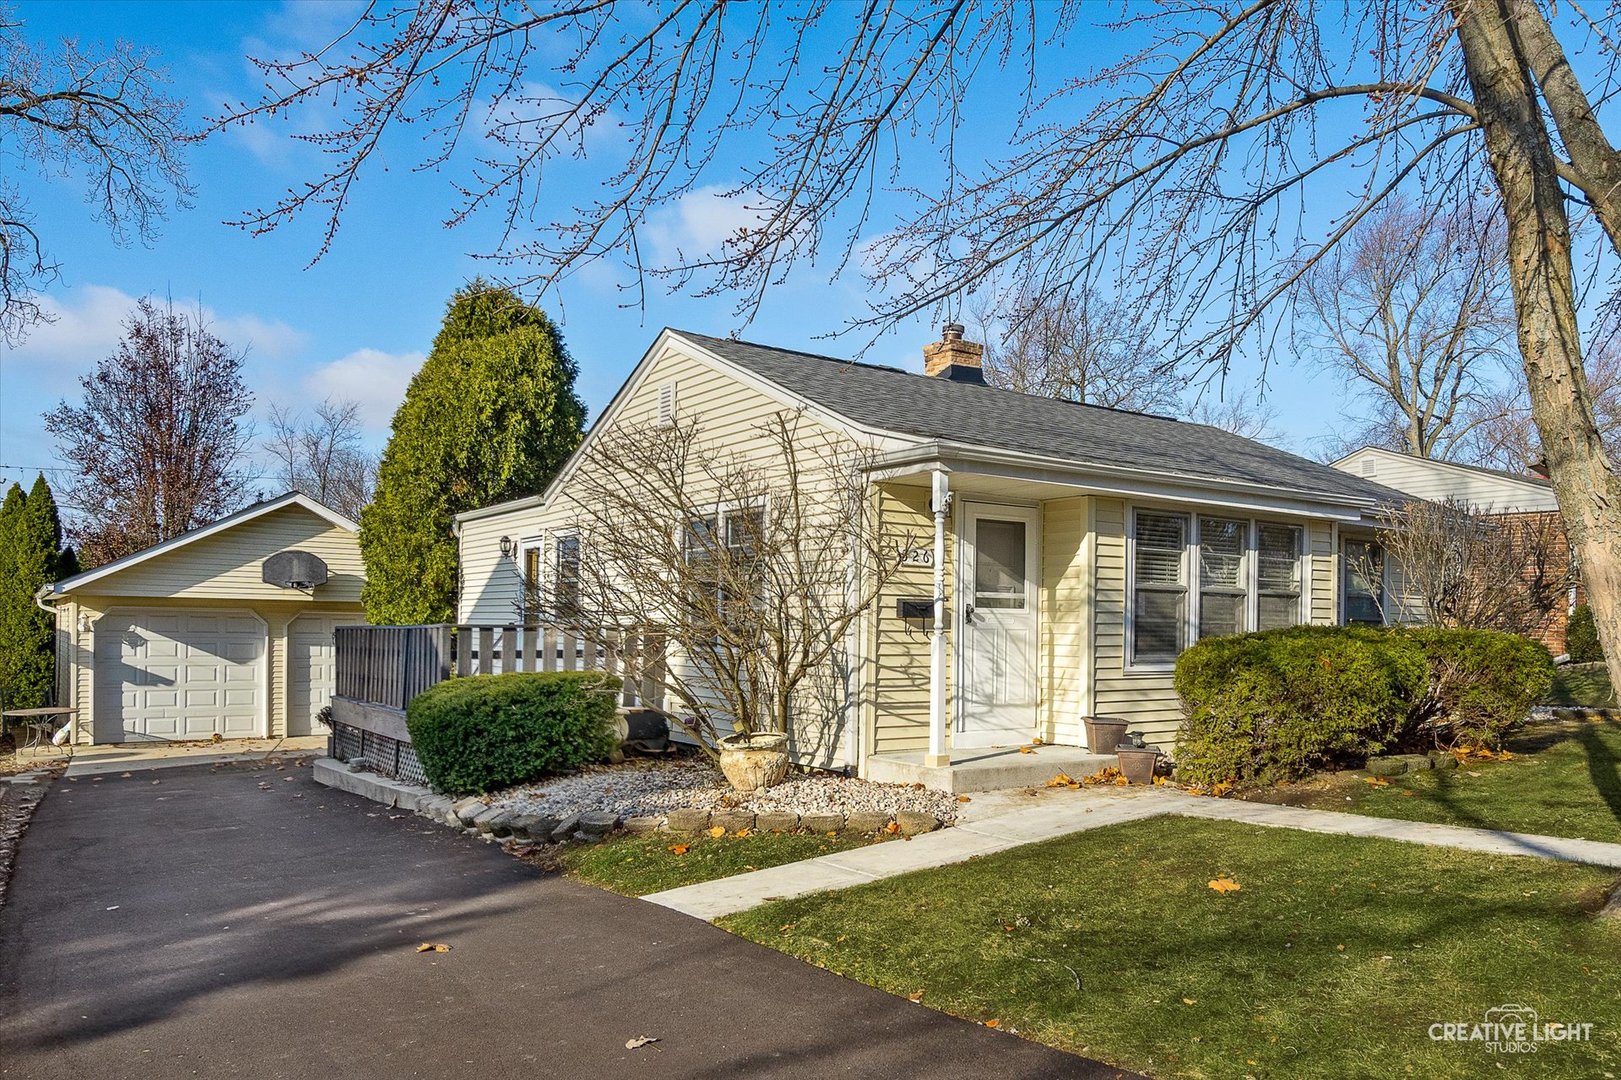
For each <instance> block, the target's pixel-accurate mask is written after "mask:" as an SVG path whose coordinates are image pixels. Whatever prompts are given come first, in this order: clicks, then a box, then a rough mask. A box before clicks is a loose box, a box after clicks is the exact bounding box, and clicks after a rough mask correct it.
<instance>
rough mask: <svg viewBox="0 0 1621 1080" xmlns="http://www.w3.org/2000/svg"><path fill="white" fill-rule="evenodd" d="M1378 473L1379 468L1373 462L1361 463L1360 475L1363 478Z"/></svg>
mask: <svg viewBox="0 0 1621 1080" xmlns="http://www.w3.org/2000/svg"><path fill="white" fill-rule="evenodd" d="M1378 471H1379V466H1378V464H1377V463H1376V462H1374V461H1372V460H1369V461H1364V462H1363V463H1362V475H1363V476H1372V475H1374V474H1375V473H1377V472H1378Z"/></svg>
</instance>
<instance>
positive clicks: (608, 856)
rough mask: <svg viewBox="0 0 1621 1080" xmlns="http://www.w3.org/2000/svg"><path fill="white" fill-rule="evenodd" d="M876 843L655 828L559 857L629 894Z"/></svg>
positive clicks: (577, 871) (586, 876) (580, 873)
mask: <svg viewBox="0 0 1621 1080" xmlns="http://www.w3.org/2000/svg"><path fill="white" fill-rule="evenodd" d="M874 842H875V841H874V840H873V839H872V838H871V837H862V836H855V837H849V838H846V837H843V836H838V837H832V836H804V835H794V834H782V833H756V834H754V835H751V836H745V837H741V838H739V837H736V836H723V837H719V838H711V837H708V836H704V837H698V838H691V837H684V836H677V835H675V834H673V833H656V834H653V835H651V836H614V837H610V838H609V839H607V840H604V841H603V842H602V843H600V844H578V845H573V846H570V847H568V848H565V849H564V850H563V852H562V853H561V855H559V856H558V860H559V862H560V863H561V866H562V869H563V870H565V871H567V872H568V873H570V874H572V875H574V876H575V877H577V878H579V879H581V880H582V881H588V882H590V883H591V884H593V885H600V886H601V887H602V888H604V889H612V890H613V891H614V892H618V893H624V894H625V895H626V896H645V895H647V894H648V893H655V892H661V891H663V890H664V889H674V888H677V887H678V886H681V885H692V884H695V883H696V882H700V881H712V880H714V879H715V878H723V877H731V876H732V875H733V874H743V873H747V872H748V871H750V870H763V869H765V868H766V867H768V866H780V865H782V864H783V863H791V862H799V861H800V860H801V859H814V858H815V857H816V856H818V855H828V854H831V853H832V852H835V851H846V850H848V849H850V848H854V847H865V846H867V845H868V844H871V843H874ZM682 847H684V848H686V850H685V851H683V852H679V853H678V852H677V851H675V850H673V849H675V848H682Z"/></svg>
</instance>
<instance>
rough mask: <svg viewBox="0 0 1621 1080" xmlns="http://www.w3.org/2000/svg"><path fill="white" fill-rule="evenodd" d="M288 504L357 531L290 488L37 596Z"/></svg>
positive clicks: (52, 594)
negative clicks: (283, 493) (271, 497)
mask: <svg viewBox="0 0 1621 1080" xmlns="http://www.w3.org/2000/svg"><path fill="white" fill-rule="evenodd" d="M289 506H298V507H302V508H303V509H305V510H308V511H309V512H310V513H312V514H315V515H316V516H318V517H321V518H324V519H326V520H327V521H329V522H331V523H332V524H333V525H334V526H336V527H337V528H340V529H344V530H347V531H348V532H352V533H359V532H360V526H359V525H357V524H356V523H355V522H353V521H350V520H349V519H348V518H346V517H344V516H343V515H342V514H340V513H338V512H337V511H336V510H334V509H332V508H331V507H330V506H327V505H325V504H323V503H319V502H316V501H315V500H314V499H312V498H310V497H309V496H308V495H304V494H302V493H301V492H297V491H289V492H288V493H287V494H285V495H278V496H277V497H276V498H274V499H266V500H264V501H263V502H257V503H254V504H253V505H252V506H245V507H243V508H242V509H241V510H238V511H237V512H236V513H234V514H227V515H225V516H224V517H222V518H220V519H219V520H217V521H211V522H209V523H208V524H207V525H199V526H198V527H197V528H195V529H191V530H189V531H187V532H183V533H181V534H180V535H179V536H174V537H170V538H169V539H168V540H165V541H163V542H162V543H160V544H153V545H152V546H151V547H149V548H143V549H142V550H140V551H137V552H133V553H131V554H129V555H125V556H124V557H123V558H121V559H114V560H113V561H112V562H110V563H104V564H102V565H101V566H98V567H96V568H95V569H94V570H86V571H85V572H84V573H82V574H75V575H73V576H72V577H70V578H63V579H62V580H61V581H58V582H56V583H55V584H53V585H47V586H46V587H45V588H44V589H41V590H40V596H41V597H42V598H43V599H45V600H50V599H51V598H53V597H57V596H64V595H66V594H67V593H70V592H74V591H75V590H78V589H82V588H83V587H84V586H86V585H88V584H90V583H91V582H93V581H97V580H99V579H101V578H104V577H109V576H111V575H113V574H117V573H120V572H122V571H124V570H128V569H129V568H130V567H132V566H137V565H139V564H140V563H143V562H146V561H147V560H148V559H153V558H156V557H157V556H159V555H166V554H168V553H169V552H172V551H175V550H177V549H179V548H183V547H185V546H186V545H188V544H195V543H196V542H197V541H199V540H203V539H206V538H208V537H210V536H215V535H217V534H219V533H222V532H224V531H226V530H227V529H232V528H235V527H236V526H238V525H242V524H244V523H246V522H249V521H253V520H254V519H256V518H262V517H265V516H266V515H268V514H273V513H275V512H276V511H278V510H283V509H285V508H287V507H289Z"/></svg>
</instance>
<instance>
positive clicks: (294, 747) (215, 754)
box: [65, 735, 326, 778]
mask: <svg viewBox="0 0 1621 1080" xmlns="http://www.w3.org/2000/svg"><path fill="white" fill-rule="evenodd" d="M324 753H326V736H325V735H302V736H297V737H293V738H286V739H225V740H223V741H221V742H206V741H205V742H167V741H153V742H144V743H108V744H100V745H96V746H80V747H76V748H75V749H74V751H73V760H72V761H70V762H69V763H68V768H67V773H66V774H65V775H67V776H68V777H70V778H71V777H76V776H103V775H106V774H107V773H122V772H131V771H134V770H138V769H168V768H173V767H176V766H179V765H215V764H219V763H222V762H231V761H256V760H259V759H262V758H265V757H267V756H269V755H271V754H324Z"/></svg>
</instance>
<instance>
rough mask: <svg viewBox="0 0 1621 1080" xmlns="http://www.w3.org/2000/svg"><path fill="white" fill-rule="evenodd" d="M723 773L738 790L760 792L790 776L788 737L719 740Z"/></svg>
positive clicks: (768, 735) (771, 734)
mask: <svg viewBox="0 0 1621 1080" xmlns="http://www.w3.org/2000/svg"><path fill="white" fill-rule="evenodd" d="M720 771H721V772H723V773H725V774H726V781H727V783H729V784H731V785H732V787H733V789H735V790H737V791H759V790H760V789H761V788H768V787H770V786H771V785H772V784H775V783H778V782H780V781H781V780H782V778H783V777H784V776H786V775H788V736H786V735H783V734H780V733H777V732H765V733H762V734H756V735H731V736H728V737H727V738H724V739H722V740H721V741H720Z"/></svg>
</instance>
